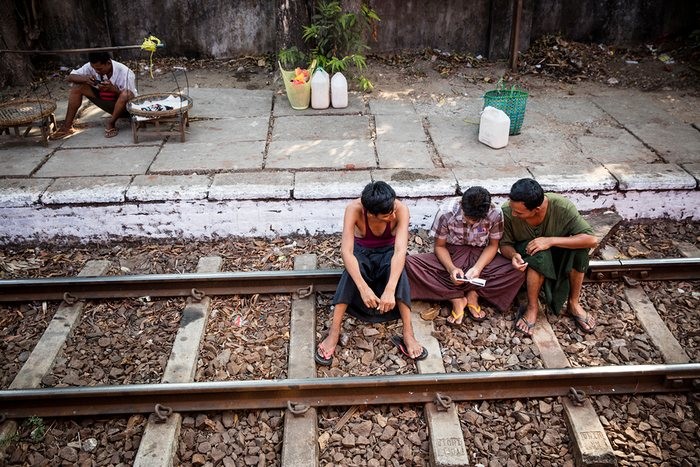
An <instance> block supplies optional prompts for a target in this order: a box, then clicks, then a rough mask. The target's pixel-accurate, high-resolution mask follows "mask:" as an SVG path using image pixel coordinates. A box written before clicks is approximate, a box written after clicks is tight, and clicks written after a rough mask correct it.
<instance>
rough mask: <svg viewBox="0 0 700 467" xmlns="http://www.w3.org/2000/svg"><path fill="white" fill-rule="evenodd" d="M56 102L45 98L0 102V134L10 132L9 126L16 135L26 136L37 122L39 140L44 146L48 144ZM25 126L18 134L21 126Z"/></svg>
mask: <svg viewBox="0 0 700 467" xmlns="http://www.w3.org/2000/svg"><path fill="white" fill-rule="evenodd" d="M54 110H56V103H55V102H53V101H50V100H47V99H18V100H14V101H9V102H4V103H2V104H0V135H1V134H6V135H9V134H10V128H13V129H14V134H15V136H16V137H22V136H23V137H27V136H29V132H30V131H32V128H34V124H38V128H39V129H40V130H41V141H42V143H43V145H44V146H48V145H49V133H51V130H52V127H53V129H54V130H55V129H56V117H54V114H53V112H54ZM25 126H26V127H27V128H26V129H25V130H24V133H23V134H20V128H21V127H25Z"/></svg>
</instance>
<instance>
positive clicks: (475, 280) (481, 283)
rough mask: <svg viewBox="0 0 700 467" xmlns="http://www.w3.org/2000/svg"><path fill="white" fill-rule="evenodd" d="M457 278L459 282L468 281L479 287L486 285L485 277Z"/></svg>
mask: <svg viewBox="0 0 700 467" xmlns="http://www.w3.org/2000/svg"><path fill="white" fill-rule="evenodd" d="M457 280H458V281H460V282H469V283H470V284H474V285H476V286H479V287H483V286H485V285H486V279H481V278H478V277H475V278H473V279H467V278H466V277H458V278H457Z"/></svg>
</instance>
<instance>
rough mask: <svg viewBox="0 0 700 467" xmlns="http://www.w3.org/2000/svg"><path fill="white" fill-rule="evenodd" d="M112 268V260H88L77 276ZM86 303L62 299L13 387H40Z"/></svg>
mask: <svg viewBox="0 0 700 467" xmlns="http://www.w3.org/2000/svg"><path fill="white" fill-rule="evenodd" d="M108 269H109V262H108V261H104V260H99V261H88V262H87V263H86V265H85V267H84V268H83V269H82V270H81V271H80V273H79V274H78V276H101V275H103V274H105V273H106V272H107V270H108ZM84 305H85V303H84V302H82V301H80V302H76V303H74V304H72V305H68V304H67V303H65V302H63V303H61V305H59V307H58V310H57V311H56V314H55V315H54V317H53V318H52V319H51V322H50V323H49V325H48V326H47V327H46V330H45V331H44V334H42V336H41V339H39V342H37V344H36V346H35V347H34V349H33V350H32V353H31V354H30V355H29V358H28V359H27V361H26V362H24V365H22V368H21V369H20V370H19V373H17V376H15V379H14V380H12V383H10V389H20V388H38V387H39V385H40V384H41V379H42V378H43V377H44V376H45V375H46V374H48V372H49V370H51V367H52V366H53V364H54V361H55V360H56V356H58V353H59V352H60V351H61V349H62V348H63V345H64V344H65V343H66V340H67V339H68V336H69V335H70V333H71V332H72V331H73V329H74V328H75V326H76V325H77V323H78V322H79V321H80V316H81V314H82V312H83V307H84Z"/></svg>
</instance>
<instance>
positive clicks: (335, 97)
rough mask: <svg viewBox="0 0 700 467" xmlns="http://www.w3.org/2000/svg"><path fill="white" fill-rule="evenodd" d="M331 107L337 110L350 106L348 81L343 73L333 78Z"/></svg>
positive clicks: (338, 73)
mask: <svg viewBox="0 0 700 467" xmlns="http://www.w3.org/2000/svg"><path fill="white" fill-rule="evenodd" d="M331 105H333V107H335V108H336V109H343V108H345V107H347V106H348V80H347V79H345V76H343V74H342V73H341V72H337V73H336V74H334V75H333V78H331Z"/></svg>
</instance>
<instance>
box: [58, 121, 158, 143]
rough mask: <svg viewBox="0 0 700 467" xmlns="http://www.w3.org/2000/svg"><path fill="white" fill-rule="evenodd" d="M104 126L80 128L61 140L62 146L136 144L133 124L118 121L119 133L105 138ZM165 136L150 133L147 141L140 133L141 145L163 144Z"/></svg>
mask: <svg viewBox="0 0 700 467" xmlns="http://www.w3.org/2000/svg"><path fill="white" fill-rule="evenodd" d="M104 128H105V127H104V126H103V125H100V126H90V127H86V128H79V129H78V132H76V133H75V134H73V135H72V136H70V137H69V138H65V139H63V140H61V141H63V143H62V144H61V148H62V149H72V148H114V147H123V146H133V145H134V137H133V135H132V133H131V124H129V125H126V124H124V123H121V124H120V123H117V129H118V130H119V134H118V135H117V136H114V137H112V138H105V130H104ZM144 136H145V135H144ZM165 136H166V134H164V135H163V136H162V137H159V136H158V135H149V138H148V140H147V141H146V140H143V141H141V138H140V134H139V140H140V141H139V147H146V146H158V145H160V144H162V142H163V139H165Z"/></svg>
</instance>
